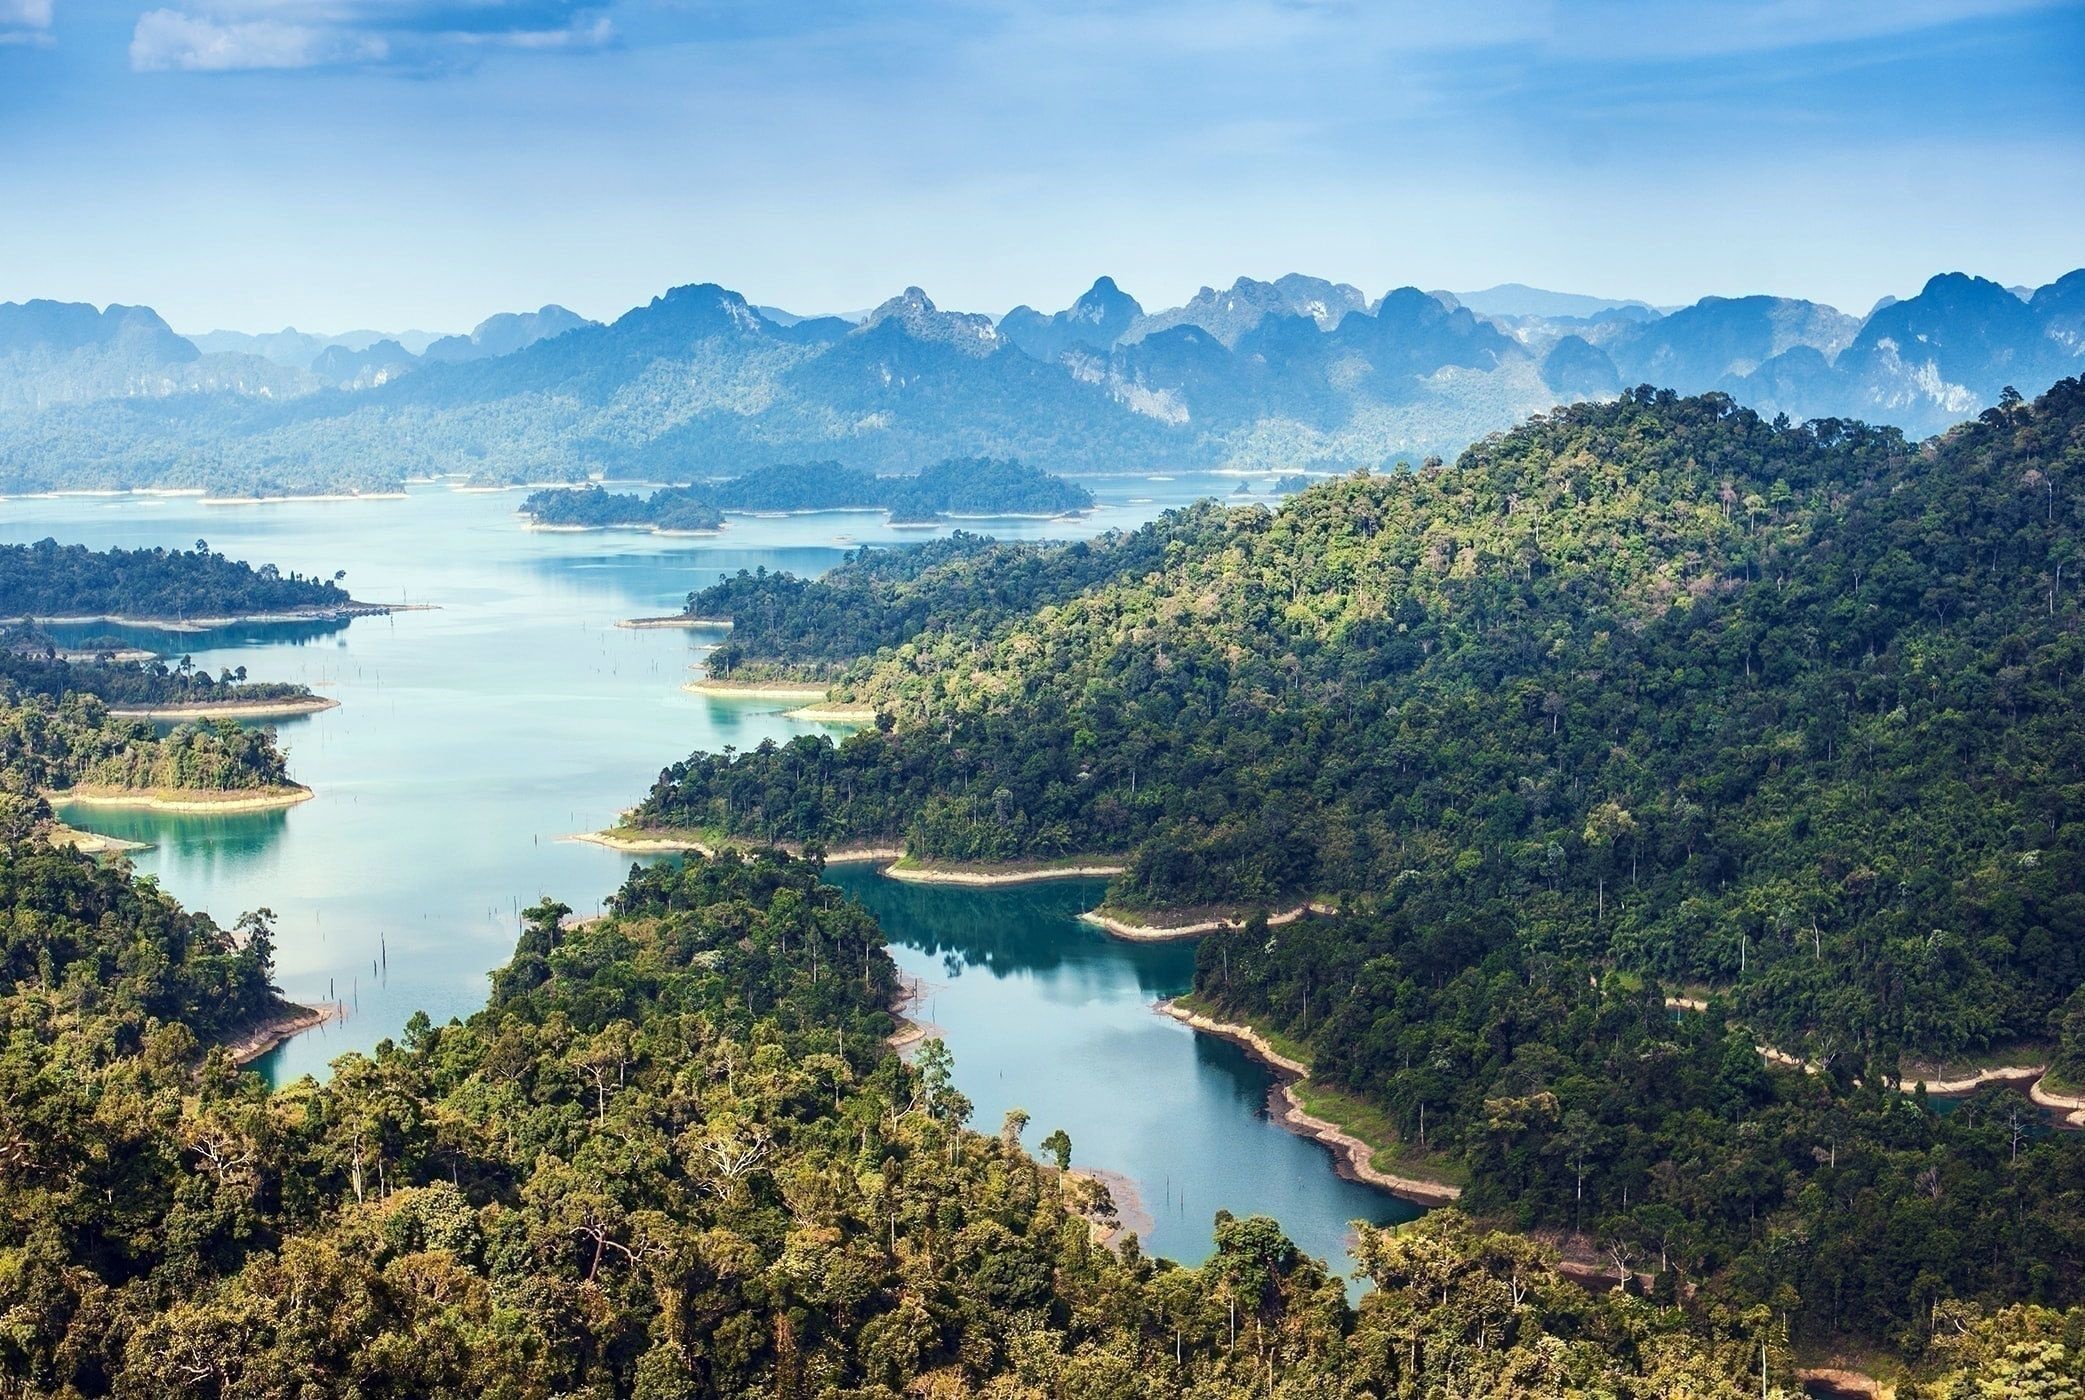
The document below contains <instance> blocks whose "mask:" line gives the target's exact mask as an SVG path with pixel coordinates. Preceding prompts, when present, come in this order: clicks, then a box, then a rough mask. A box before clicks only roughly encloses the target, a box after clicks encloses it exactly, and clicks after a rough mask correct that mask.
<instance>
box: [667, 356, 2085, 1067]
mask: <svg viewBox="0 0 2085 1400" xmlns="http://www.w3.org/2000/svg"><path fill="white" fill-rule="evenodd" d="M2081 426H2085V393H2081V389H2080V386H2079V384H2078V383H2077V382H2076V381H2067V382H2066V383H2065V384H2064V385H2062V386H2059V388H2058V389H2056V390H2054V391H2052V392H2051V393H2050V394H2049V395H2048V396H2047V397H2046V398H2045V399H2044V400H2043V401H2041V402H2040V403H2038V404H2034V405H2029V404H2024V403H2015V404H2012V405H2009V406H2008V407H2005V408H2002V409H1996V410H1993V411H1992V412H1991V413H1989V414H1987V415H1986V416H1985V418H1984V419H1983V420H1980V421H1978V422H1976V423H1973V424H1969V425H1966V426H1965V427H1963V428H1962V429H1959V430H1957V431H1956V432H1955V433H1954V434H1952V435H1950V436H1949V437H1946V438H1943V439H1938V440H1935V441H1933V442H1931V443H1928V444H1925V445H1910V444H1906V443H1905V442H1904V441H1903V440H1902V438H1901V437H1899V436H1898V435H1897V434H1896V433H1895V432H1893V431H1890V430H1882V429H1870V428H1865V427H1862V426H1860V425H1858V424H1845V423H1821V424H1814V425H1808V426H1790V425H1779V424H1772V423H1767V422H1764V421H1762V420H1760V419H1759V418H1757V417H1755V416H1754V415H1752V414H1750V413H1748V412H1746V411H1743V410H1739V409H1735V408H1734V407H1733V406H1732V405H1731V404H1730V403H1729V402H1728V401H1727V400H1724V399H1720V398H1717V397H1714V396H1710V397H1706V398H1698V399H1679V398H1675V397H1672V396H1670V395H1664V394H1656V393H1652V392H1649V391H1643V392H1640V393H1638V394H1635V395H1632V396H1631V397H1629V398H1628V399H1626V400H1624V401H1622V402H1620V403H1617V404H1613V405H1604V406H1592V407H1580V408H1575V409H1570V410H1565V411H1562V412H1559V413H1557V414H1554V415H1552V416H1550V417H1548V418H1545V419H1541V420H1537V421H1536V422H1534V423H1532V424H1530V425H1529V426H1528V427H1526V428H1523V429H1521V430H1518V431H1516V432H1514V433H1511V434H1508V435H1506V436H1504V437H1502V438H1497V439H1492V440H1490V441H1487V442H1486V443H1484V444H1481V445H1479V446H1478V447H1476V448H1473V449H1472V450H1471V451H1470V452H1469V453H1468V454H1466V455H1465V457H1464V458H1463V460H1462V461H1461V463H1460V464H1459V465H1457V466H1456V467H1454V468H1452V469H1441V470H1435V471H1423V472H1419V473H1411V474H1398V475H1390V476H1369V475H1363V476H1357V477H1353V478H1348V479H1344V480H1340V481H1337V482H1333V483H1328V484H1326V485H1323V486H1320V487H1317V488H1314V489H1312V490H1310V491H1308V492H1305V493H1303V494H1302V495H1300V496H1298V497H1296V498H1294V499H1293V500H1292V501H1290V502H1289V503H1287V504H1286V505H1285V506H1284V507H1283V508H1282V509H1280V510H1279V511H1272V512H1270V511H1268V510H1265V509H1263V508H1259V507H1246V508H1244V509H1241V510H1237V511H1233V512H1230V513H1228V514H1227V515H1224V516H1223V517H1222V524H1221V528H1220V529H1219V530H1215V531H1211V532H1208V533H1207V536H1206V537H1205V538H1202V539H1200V540H1198V541H1196V542H1192V543H1183V544H1181V545H1179V546H1177V547H1175V548H1174V549H1173V550H1172V551H1171V552H1169V553H1168V555H1167V556H1166V559H1165V562H1164V566H1163V568H1162V569H1159V570H1157V571H1155V572H1152V573H1150V574H1148V575H1146V576H1143V577H1136V578H1129V579H1124V580H1116V581H1111V582H1106V583H1102V584H1099V585H1097V586H1094V587H1092V588H1090V589H1088V590H1086V591H1084V592H1082V593H1080V594H1079V595H1078V596H1076V597H1073V598H1071V599H1069V600H1068V601H1065V602H1062V603H1057V604H1049V605H1046V606H1043V607H1041V608H1040V609H1039V610H1038V611H1036V612H1035V613H1033V614H1032V615H1029V616H1021V617H1015V618H1013V619H1012V620H1010V621H1006V622H1004V623H1003V624H1001V625H998V626H996V627H988V628H984V629H983V630H980V629H979V628H977V627H971V628H961V627H957V628H942V629H935V630H927V631H923V632H921V633H919V634H918V635H916V636H914V637H913V638H911V639H909V640H907V641H906V642H904V643H903V644H901V645H898V646H896V647H895V648H890V649H887V650H886V651H885V652H884V653H883V654H882V655H881V656H880V658H878V659H876V660H874V661H872V662H866V663H864V664H863V665H862V666H860V667H858V668H857V669H855V670H854V671H852V672H850V673H849V674H848V675H847V676H846V678H845V679H844V680H843V681H842V683H841V684H840V686H839V687H838V691H839V693H840V694H842V695H843V696H844V697H845V698H848V699H850V700H855V701H866V702H870V703H873V704H874V705H876V706H877V708H878V710H879V711H880V712H881V713H882V714H883V715H885V716H887V717H888V718H887V721H886V726H885V727H883V728H879V729H877V730H872V731H869V732H865V733H862V734H859V735H856V736H853V737H851V738H849V739H848V740H846V741H845V742H844V743H842V744H839V745H838V746H834V745H832V744H830V742H829V741H827V740H824V739H811V738H805V739H799V740H796V741H794V742H793V743H791V744H789V745H785V746H781V747H779V748H773V747H770V748H765V749H762V750H758V751H755V752H752V753H748V754H744V755H739V756H736V757H735V758H730V759H727V758H723V757H716V756H703V755H698V756H695V757H692V758H690V759H689V760H688V761H686V762H685V763H683V764H678V765H675V766H674V767H673V768H671V769H669V770H667V771H666V772H665V773H664V774H662V775H661V778H660V781H659V783H658V784H657V786H656V787H655V788H654V789H653V791H652V793H651V794H650V796H649V797H648V798H647V799H646V802H645V804H644V806H643V807H642V808H641V809H640V811H639V813H638V814H637V819H638V820H639V821H640V822H642V823H644V824H651V825H658V826H668V827H685V828H710V829H719V828H721V829H725V830H735V831H741V832H744V833H746V834H748V835H754V836H760V837H770V836H772V837H791V838H800V839H813V838H815V839H828V840H830V839H839V838H868V837H873V838H882V839H888V838H891V837H903V838H904V839H905V841H906V843H907V845H908V847H909V849H911V850H912V851H914V852H916V853H918V854H920V855H923V856H938V857H944V858H953V859H966V860H994V859H1009V858H1019V857H1038V856H1059V855H1065V854H1071V853H1094V852H1126V853H1128V855H1129V857H1130V861H1129V864H1130V869H1129V871H1128V872H1127V873H1126V874H1125V875H1124V876H1122V877H1121V878H1120V879H1118V881H1117V882H1116V884H1115V886H1114V888H1113V889H1112V890H1111V892H1110V902H1111V903H1114V904H1117V905H1119V906H1124V907H1130V908H1139V907H1141V908H1148V909H1165V908H1174V907H1182V906H1197V905H1205V904H1228V905H1234V906H1244V905H1251V904H1256V903H1257V904H1266V905H1270V906H1271V905H1273V904H1275V903H1278V902H1283V901H1287V902H1294V901H1295V900H1297V899H1299V898H1301V897H1304V896H1309V895H1327V896H1334V897H1341V896H1361V895H1375V896H1379V897H1381V898H1383V899H1385V900H1387V901H1388V902H1389V903H1390V904H1391V905H1392V906H1393V907H1397V908H1410V909H1413V910H1415V911H1417V910H1425V911H1428V912H1430V913H1433V914H1436V915H1442V916H1445V915H1448V914H1452V915H1453V916H1455V917H1459V918H1465V919H1468V918H1488V919H1503V920H1506V921H1507V922H1508V923H1509V924H1510V925H1511V926H1512V927H1514V928H1516V929H1517V930H1518V935H1517V936H1518V937H1519V938H1520V940H1521V941H1522V942H1523V943H1525V944H1526V945H1527V946H1529V947H1531V948H1539V949H1545V950H1549V951H1553V952H1555V953H1558V954H1568V955H1574V956H1595V957H1599V958H1603V959H1608V960H1611V961H1612V962H1614V963H1615V964H1616V965H1617V966H1621V967H1626V968H1630V969H1632V970H1636V971H1641V972H1649V973H1655V974H1657V975H1659V976H1661V977H1664V978H1666V979H1669V980H1671V981H1675V982H1688V983H1694V982H1702V983H1710V984H1714V985H1718V986H1729V987H1732V988H1734V989H1735V991H1736V994H1737V995H1738V996H1739V997H1740V999H1741V1000H1742V1002H1743V1004H1744V1005H1745V1007H1746V1010H1747V1012H1748V1013H1749V1014H1754V1015H1758V1016H1761V1017H1763V1018H1766V1019H1767V1020H1769V1021H1770V1022H1771V1023H1772V1025H1773V1026H1774V1029H1775V1030H1776V1032H1777V1034H1778V1035H1780V1036H1781V1037H1782V1038H1783V1039H1784V1040H1786V1041H1787V1042H1788V1043H1789V1044H1791V1045H1793V1044H1795V1043H1797V1042H1799V1041H1801V1040H1803V1039H1804V1038H1805V1037H1806V1036H1807V1034H1808V1033H1810V1032H1812V1031H1818V1032H1827V1031H1828V1032H1830V1033H1833V1034H1837V1035H1840V1036H1843V1037H1851V1038H1852V1039H1853V1040H1854V1041H1857V1042H1858V1043H1860V1044H1862V1045H1863V1046H1866V1047H1868V1048H1869V1049H1871V1050H1880V1049H1884V1048H1889V1047H1896V1046H1904V1047H1914V1048H1918V1049H1921V1050H1928V1051H1934V1052H1943V1053H1944V1052H1953V1051H1962V1050H1973V1049H1976V1048H1979V1047H1982V1046H1986V1045H1990V1044H1995V1043H1999V1042H2002V1041H2005V1040H2008V1039H2017V1038H2019V1037H2022V1036H2034V1035H2038V1034H2040V1033H2042V1031H2043V1030H2044V1029H2045V1027H2046V1022H2047V1017H2048V1014H2049V1012H2050V1010H2051V1009H2052V1008H2053V1007H2054V1005H2055V1004H2056V1003H2057V1002H2058V1001H2060V1000H2061V999H2062V998H2063V997H2065V996H2067V995H2068V994H2069V992H2070V991H2071V989H2072V988H2074V987H2075V986H2076V985H2077V984H2078V982H2079V981H2080V980H2081V978H2085V968H2081V967H2079V966H2078V965H2076V959H2077V956H2078V954H2077V953H2076V951H2075V950H2076V948H2077V947H2078V945H2079V937H2078V935H2079V931H2080V919H2081V918H2085V914H2081V906H2080V869H2079V864H2078V862H2079V845H2080V841H2079V827H2078V825H2077V816H2076V801H2077V793H2076V783H2077V775H2078V774H2079V773H2080V772H2085V752H2081V750H2080V745H2081V743H2085V734H2081V732H2080V730H2079V728H2078V726H2077V725H2075V724H2074V723H2073V722H2072V720H2073V718H2074V714H2075V707H2076V704H2077V701H2078V698H2079V690H2080V687H2081V686H2085V637H2081V635H2080V632H2079V618H2080V612H2079V606H2078V602H2077V594H2076V591H2075V588H2074V587H2073V586H2072V584H2071V580H2072V579H2074V578H2075V567H2074V565H2073V564H2072V559H2071V553H2070V551H2071V550H2072V549H2073V548H2074V546H2073V544H2072V543H2071V540H2072V537H2073V535H2074V533H2075V522H2076V517H2077V514H2078V512H2079V511H2080V509H2081V506H2080V503H2079V501H2078V499H2077V492H2076V479H2077V476H2078V474H2079V471H2080V456H2081V449H2080V446H2079V443H2078V436H2079V433H2080V431H2081ZM937 576H938V575H937V573H936V571H932V570H930V571H928V572H926V573H923V574H922V575H921V580H922V581H925V580H932V579H934V578H936V577H937ZM961 586H962V588H963V589H965V590H970V589H972V588H973V587H974V584H973V583H972V582H971V581H970V580H968V579H967V578H965V579H964V580H963V581H962V585H961ZM737 612H738V610H737V609H734V615H737ZM879 640H880V639H879ZM819 645H823V643H822V642H821V643H819ZM766 646H767V648H768V650H769V651H770V652H774V651H779V650H780V646H779V645H778V644H775V643H768V644H766Z"/></svg>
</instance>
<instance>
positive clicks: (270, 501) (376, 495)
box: [200, 491, 406, 506]
mask: <svg viewBox="0 0 2085 1400" xmlns="http://www.w3.org/2000/svg"><path fill="white" fill-rule="evenodd" d="M405 499H406V493H405V492H403V491H314V492H312V493H310V494H308V495H299V496H205V497H203V499H202V501H201V503H200V504H202V505H206V506H286V505H292V504H295V503H297V502H299V501H402V500H405Z"/></svg>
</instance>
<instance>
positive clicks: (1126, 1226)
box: [1063, 1167, 1158, 1249]
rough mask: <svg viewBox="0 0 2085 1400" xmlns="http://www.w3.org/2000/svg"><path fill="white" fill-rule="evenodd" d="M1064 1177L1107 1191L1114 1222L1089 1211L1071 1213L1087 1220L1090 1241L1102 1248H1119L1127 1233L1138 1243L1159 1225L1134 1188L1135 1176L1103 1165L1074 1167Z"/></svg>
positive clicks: (1139, 1192) (1147, 1237)
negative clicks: (1091, 1234)
mask: <svg viewBox="0 0 2085 1400" xmlns="http://www.w3.org/2000/svg"><path fill="white" fill-rule="evenodd" d="M1063 1176H1064V1178H1065V1179H1066V1180H1068V1181H1077V1182H1084V1183H1088V1184H1090V1185H1092V1186H1098V1187H1100V1188H1101V1189H1102V1190H1104V1191H1106V1192H1107V1193H1108V1204H1109V1205H1111V1206H1113V1207H1114V1221H1115V1223H1114V1224H1112V1225H1110V1224H1109V1223H1107V1217H1105V1216H1100V1215H1095V1214H1093V1213H1091V1212H1090V1211H1086V1210H1078V1211H1074V1212H1073V1213H1074V1214H1076V1215H1077V1216H1079V1218H1080V1219H1082V1220H1084V1221H1085V1222H1086V1224H1087V1227H1088V1228H1089V1229H1091V1230H1092V1231H1093V1242H1094V1243H1095V1244H1097V1245H1099V1246H1101V1247H1102V1248H1103V1249H1118V1248H1120V1247H1121V1244H1122V1241H1123V1238H1124V1236H1127V1235H1135V1236H1136V1237H1137V1240H1138V1242H1139V1243H1141V1242H1142V1241H1144V1240H1148V1239H1150V1238H1151V1232H1152V1231H1153V1230H1155V1229H1157V1228H1158V1221H1157V1220H1156V1219H1155V1218H1154V1217H1153V1216H1152V1214H1151V1207H1149V1206H1147V1205H1145V1204H1144V1193H1143V1192H1142V1191H1141V1190H1139V1189H1138V1188H1137V1183H1136V1179H1135V1178H1134V1177H1130V1176H1126V1175H1124V1174H1123V1173H1122V1172H1118V1171H1110V1170H1109V1169H1108V1168H1106V1167H1073V1168H1072V1169H1071V1170H1070V1171H1067V1172H1065V1173H1063Z"/></svg>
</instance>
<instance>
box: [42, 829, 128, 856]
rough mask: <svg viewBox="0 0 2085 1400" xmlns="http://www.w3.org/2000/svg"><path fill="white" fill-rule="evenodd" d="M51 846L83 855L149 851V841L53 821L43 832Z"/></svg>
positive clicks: (110, 854) (109, 854)
mask: <svg viewBox="0 0 2085 1400" xmlns="http://www.w3.org/2000/svg"><path fill="white" fill-rule="evenodd" d="M45 836H46V837H47V838H48V839H49V841H50V843H51V844H52V845H53V846H56V847H57V848H58V849H60V850H64V851H78V852H79V853H80V854H81V855H83V856H112V855H117V854H127V853H128V852H131V851H149V850H151V849H152V843H151V842H150V841H132V840H130V839H128V838H127V837H122V836H109V835H107V834H105V833H103V832H99V831H87V830H84V829H82V828H80V827H77V826H68V825H67V824H66V823H64V822H57V821H54V822H52V823H51V829H50V830H49V831H48V832H46V833H45Z"/></svg>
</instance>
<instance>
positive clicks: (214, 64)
mask: <svg viewBox="0 0 2085 1400" xmlns="http://www.w3.org/2000/svg"><path fill="white" fill-rule="evenodd" d="M39 3H41V4H44V5H45V6H46V7H48V5H49V0H0V6H5V5H9V4H28V5H35V4H39ZM615 38H616V33H615V27H614V26H613V25H612V24H611V23H610V22H609V20H608V17H607V16H606V15H604V14H601V13H600V12H599V6H598V5H597V4H593V3H587V0H178V2H177V5H176V6H175V7H172V8H165V9H157V10H148V11H146V12H145V13H144V14H142V15H140V16H139V17H138V22H137V28H136V30H135V31H134V32H133V33H132V36H131V41H130V66H131V67H132V68H135V69H137V70H139V71H141V72H143V71H152V70H169V69H172V70H180V71H186V72H218V73H222V72H232V71H237V70H243V69H264V68H276V69H281V68H350V67H362V68H367V67H382V66H395V67H404V68H413V67H419V68H438V67H441V66H443V65H446V64H453V63H455V62H458V61H459V59H460V57H461V56H462V55H467V54H469V53H471V52H473V51H480V52H482V51H484V50H487V49H494V48H506V49H535V50H552V49H567V50H569V49H595V48H605V47H607V46H608V45H610V44H612V43H613V42H614V41H615Z"/></svg>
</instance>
